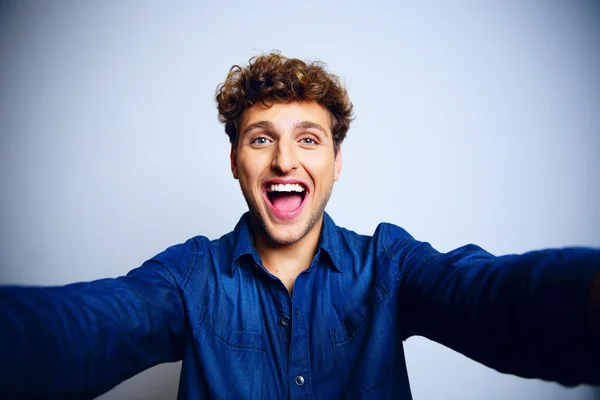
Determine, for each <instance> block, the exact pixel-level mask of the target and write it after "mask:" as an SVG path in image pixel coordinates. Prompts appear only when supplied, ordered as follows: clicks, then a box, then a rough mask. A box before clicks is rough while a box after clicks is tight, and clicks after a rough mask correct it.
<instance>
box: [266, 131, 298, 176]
mask: <svg viewBox="0 0 600 400" xmlns="http://www.w3.org/2000/svg"><path fill="white" fill-rule="evenodd" d="M271 166H272V168H273V169H274V170H276V171H277V172H279V173H281V174H282V175H285V174H288V173H290V172H292V171H293V170H295V169H296V168H298V156H297V154H296V148H295V146H294V143H293V141H292V140H280V141H279V143H278V144H277V146H276V148H275V154H274V155H273V162H272V163H271Z"/></svg>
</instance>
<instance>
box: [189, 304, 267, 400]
mask: <svg viewBox="0 0 600 400" xmlns="http://www.w3.org/2000/svg"><path fill="white" fill-rule="evenodd" d="M200 325H201V329H199V330H198V334H197V337H196V344H197V346H198V349H197V351H198V355H199V358H200V359H201V363H202V371H203V372H204V374H205V376H206V381H207V382H209V392H210V396H209V397H210V398H215V399H221V398H222V399H261V398H262V387H263V371H264V358H265V343H264V337H263V336H262V335H261V334H260V333H258V332H249V331H235V330H232V329H231V327H229V326H227V325H226V324H225V323H224V322H223V321H219V320H218V319H217V318H215V317H214V316H213V315H212V314H211V313H209V311H208V309H206V308H205V309H204V311H203V313H202V317H201V322H200ZM203 350H206V351H203Z"/></svg>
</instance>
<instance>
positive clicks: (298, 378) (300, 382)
mask: <svg viewBox="0 0 600 400" xmlns="http://www.w3.org/2000/svg"><path fill="white" fill-rule="evenodd" d="M296 385H298V386H302V385H304V377H303V376H302V375H297V376H296Z"/></svg>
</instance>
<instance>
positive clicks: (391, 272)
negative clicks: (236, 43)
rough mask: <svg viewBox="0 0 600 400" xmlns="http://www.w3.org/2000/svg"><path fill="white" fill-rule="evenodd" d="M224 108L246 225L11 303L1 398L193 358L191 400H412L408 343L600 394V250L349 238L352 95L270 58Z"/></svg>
mask: <svg viewBox="0 0 600 400" xmlns="http://www.w3.org/2000/svg"><path fill="white" fill-rule="evenodd" d="M216 98H217V103H218V109H219V118H220V120H221V121H222V122H224V123H225V131H226V133H227V134H228V136H229V138H230V141H231V154H230V159H231V169H232V173H233V176H234V178H235V179H238V180H239V182H240V187H241V190H242V193H243V195H244V197H245V199H246V202H247V203H248V208H249V212H248V213H246V214H245V215H243V216H242V218H241V219H240V221H239V223H238V224H237V226H236V227H235V229H234V230H233V231H232V232H231V233H229V234H227V235H225V236H223V237H222V238H220V239H218V240H212V241H211V240H209V239H207V238H205V237H202V236H198V237H195V238H192V239H190V240H188V241H187V242H185V243H184V244H180V245H176V246H173V247H170V248H169V249H167V250H166V251H164V252H162V253H160V254H158V255H157V256H155V257H154V258H152V259H151V260H149V261H146V262H145V263H144V264H143V265H142V266H141V267H139V268H137V269H135V270H133V271H131V272H130V273H129V274H128V275H127V276H125V277H120V278H117V279H105V280H99V281H95V282H88V283H77V284H72V285H68V286H64V287H52V288H39V287H5V288H2V289H1V290H0V326H2V330H1V331H0V348H1V351H2V360H3V365H2V371H1V374H0V379H1V381H0V382H1V385H2V386H1V389H2V390H1V391H0V392H1V393H2V394H4V395H7V396H8V397H9V398H32V397H36V396H37V397H40V398H61V399H66V398H90V397H93V396H96V395H98V394H100V393H103V392H105V391H107V390H109V389H110V388H112V387H114V386H115V385H117V384H118V383H119V382H121V381H123V380H125V379H127V378H129V377H131V376H132V375H134V374H136V373H138V372H140V371H142V370H144V369H146V368H149V367H151V366H153V365H156V364H158V363H162V362H170V361H177V360H183V365H182V372H181V380H180V388H179V398H182V399H199V398H219V399H238V398H239V399H258V398H265V399H282V398H294V399H296V398H298V399H300V398H305V399H310V398H319V399H335V398H365V399H366V398H369V399H392V398H393V399H410V398H411V394H410V388H409V382H408V377H407V372H406V366H405V361H404V353H403V347H402V342H403V340H404V339H406V338H408V337H409V336H411V335H424V336H426V337H428V338H430V339H432V340H436V341H438V342H440V343H442V344H444V345H447V346H449V347H451V348H453V349H455V350H457V351H460V352H462V353H463V354H465V355H467V356H468V357H471V358H473V359H475V360H478V361H480V362H482V363H484V364H486V365H488V366H491V367H493V368H496V369H497V370H499V371H501V372H506V373H512V374H517V375H520V376H524V377H538V378H542V379H548V380H555V381H558V382H561V383H563V384H567V385H575V384H580V383H591V384H600V336H599V333H600V329H599V326H600V250H594V249H584V248H570V249H562V250H544V251H537V252H531V253H527V254H524V255H520V256H517V255H511V256H503V257H495V256H493V255H491V254H489V253H487V252H485V251H484V250H482V249H481V248H479V247H477V246H474V245H468V246H465V247H462V248H459V249H456V250H454V251H451V252H449V253H446V254H442V253H439V252H437V251H436V250H434V249H433V248H432V247H431V246H430V245H429V244H427V243H424V242H419V241H417V240H415V239H413V238H412V237H411V236H410V235H409V234H408V233H407V232H406V231H404V230H403V229H401V228H399V227H397V226H394V225H391V224H385V223H383V224H381V225H380V226H379V227H378V228H377V230H376V232H375V233H374V234H373V236H362V235H358V234H356V233H354V232H352V231H349V230H346V229H343V228H340V227H338V226H336V225H335V224H334V222H333V221H332V220H331V218H330V217H329V216H328V215H327V214H326V213H325V212H324V209H325V206H326V204H327V202H328V200H329V197H330V195H331V192H332V188H333V185H334V182H335V181H336V180H337V179H338V177H339V176H340V173H341V167H342V151H341V143H342V141H343V140H344V137H345V135H346V132H347V130H348V128H349V125H350V122H351V119H352V104H351V102H350V101H349V98H348V96H347V93H346V90H345V89H344V88H343V86H342V85H341V84H340V82H339V80H338V79H337V78H336V77H335V76H334V75H332V74H330V73H328V72H327V71H326V70H325V69H324V67H323V66H322V65H321V64H319V63H311V64H306V63H304V62H302V61H300V60H297V59H288V58H285V57H283V56H281V55H279V54H277V53H271V54H266V55H263V56H259V57H255V58H253V59H252V60H251V61H250V64H249V65H248V66H247V67H245V68H241V67H238V66H234V67H233V68H232V69H231V70H230V72H229V75H228V76H227V79H226V81H225V82H224V83H223V84H222V85H220V86H219V88H218V90H217V96H216Z"/></svg>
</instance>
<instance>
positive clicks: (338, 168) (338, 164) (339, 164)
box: [333, 146, 342, 181]
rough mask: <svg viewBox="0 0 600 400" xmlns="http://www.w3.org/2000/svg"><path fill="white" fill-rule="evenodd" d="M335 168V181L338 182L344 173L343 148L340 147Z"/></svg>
mask: <svg viewBox="0 0 600 400" xmlns="http://www.w3.org/2000/svg"><path fill="white" fill-rule="evenodd" d="M333 165H334V168H335V173H334V180H336V181H337V180H338V179H340V174H341V173H342V147H341V146H340V147H339V148H338V151H337V153H336V155H335V160H334V164H333Z"/></svg>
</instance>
